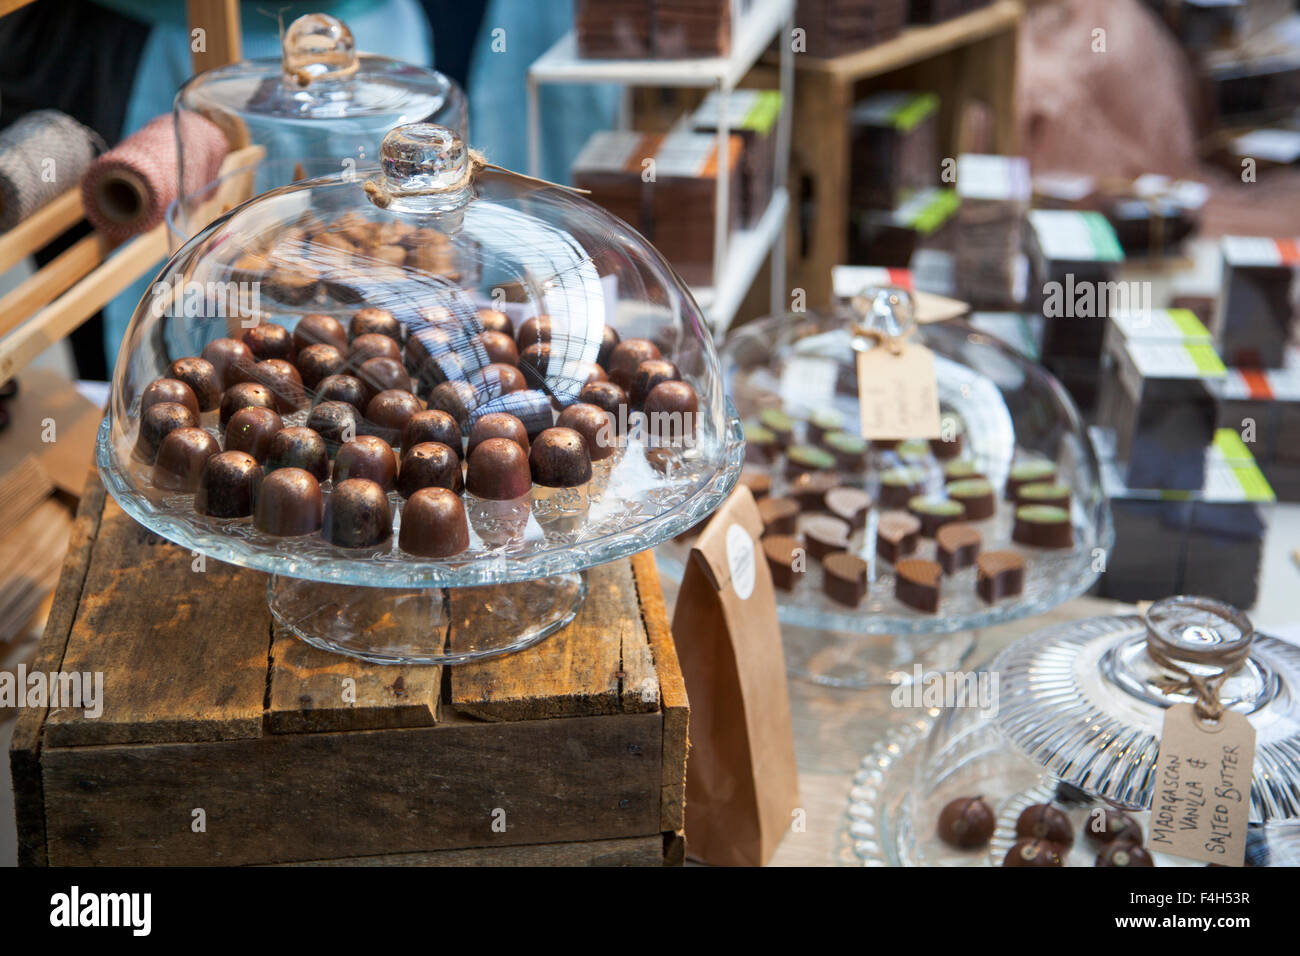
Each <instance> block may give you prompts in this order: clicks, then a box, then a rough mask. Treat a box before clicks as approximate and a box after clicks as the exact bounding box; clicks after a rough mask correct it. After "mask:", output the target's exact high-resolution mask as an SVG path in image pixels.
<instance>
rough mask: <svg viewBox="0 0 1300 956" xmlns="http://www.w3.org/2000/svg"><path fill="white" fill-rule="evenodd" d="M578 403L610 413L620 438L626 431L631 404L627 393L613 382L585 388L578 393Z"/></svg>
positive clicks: (594, 383)
mask: <svg viewBox="0 0 1300 956" xmlns="http://www.w3.org/2000/svg"><path fill="white" fill-rule="evenodd" d="M578 401H580V402H585V403H586V404H588V405H595V406H596V407H597V408H600V409H603V410H604V411H606V412H608V413H609V415H610V418H611V419H613V423H614V428H615V430H616V432H617V434H619V435H620V436H621V435H622V434H623V432H624V431H626V429H627V419H628V415H630V414H631V412H632V409H631V403H630V402H629V401H628V398H627V392H625V391H623V389H622V388H620V387H619V386H617V385H615V384H614V383H613V382H592V383H591V384H589V385H585V386H583V389H582V391H581V392H579V393H578Z"/></svg>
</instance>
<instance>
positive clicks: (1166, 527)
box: [1089, 428, 1274, 607]
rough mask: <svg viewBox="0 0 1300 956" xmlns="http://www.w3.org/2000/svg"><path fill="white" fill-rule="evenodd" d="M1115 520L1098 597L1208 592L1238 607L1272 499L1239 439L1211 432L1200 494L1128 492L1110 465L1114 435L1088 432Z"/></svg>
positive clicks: (1250, 589) (1253, 577)
mask: <svg viewBox="0 0 1300 956" xmlns="http://www.w3.org/2000/svg"><path fill="white" fill-rule="evenodd" d="M1089 434H1090V437H1091V438H1092V441H1093V447H1094V449H1095V450H1096V452H1097V455H1098V458H1099V459H1100V461H1101V477H1102V486H1103V488H1104V490H1105V492H1106V496H1107V498H1109V500H1110V506H1111V511H1112V514H1113V516H1114V521H1115V546H1114V547H1113V548H1112V549H1111V551H1110V553H1109V554H1108V555H1107V559H1106V573H1105V574H1103V575H1102V577H1101V579H1100V580H1099V582H1098V585H1097V593H1098V594H1099V595H1101V596H1103V597H1109V598H1113V599H1115V600H1118V601H1143V600H1152V599H1156V598H1160V597H1165V596H1168V595H1173V594H1187V593H1197V594H1207V595H1210V596H1212V597H1216V598H1219V599H1220V600H1224V601H1228V602H1230V603H1232V604H1235V605H1236V606H1238V607H1250V606H1251V605H1253V604H1254V603H1255V599H1256V597H1257V595H1258V590H1259V565H1260V559H1261V556H1262V551H1263V542H1264V534H1265V532H1266V530H1267V522H1268V510H1267V506H1268V505H1269V504H1270V503H1271V502H1272V501H1273V500H1274V497H1273V492H1272V489H1271V488H1270V487H1269V484H1268V482H1267V480H1266V479H1265V478H1264V475H1263V473H1262V472H1261V471H1260V469H1259V467H1258V466H1257V465H1256V463H1255V461H1254V459H1253V457H1252V456H1251V454H1250V451H1249V450H1248V449H1247V448H1246V446H1245V445H1244V444H1243V443H1242V442H1241V439H1240V436H1238V435H1237V434H1236V433H1235V432H1233V431H1231V430H1229V429H1220V430H1218V431H1217V432H1216V433H1215V437H1214V441H1213V442H1212V443H1211V444H1210V446H1209V447H1208V448H1207V449H1206V451H1205V484H1204V487H1203V488H1202V489H1201V490H1199V491H1167V490H1154V489H1150V490H1143V489H1133V488H1130V487H1128V485H1126V484H1125V482H1124V479H1123V477H1122V474H1121V471H1120V469H1119V467H1118V466H1117V465H1116V463H1115V461H1114V436H1113V435H1112V434H1111V433H1110V432H1109V430H1107V429H1103V428H1092V429H1090V430H1089Z"/></svg>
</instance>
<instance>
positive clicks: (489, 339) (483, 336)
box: [478, 331, 519, 365]
mask: <svg viewBox="0 0 1300 956" xmlns="http://www.w3.org/2000/svg"><path fill="white" fill-rule="evenodd" d="M478 344H479V345H480V346H481V347H482V349H483V352H484V353H485V354H486V355H487V359H488V361H489V362H492V363H500V364H503V365H514V364H515V363H517V362H518V361H519V347H518V346H517V345H515V340H514V339H512V338H511V337H510V336H508V335H506V334H505V333H504V332H492V331H486V332H480V333H479V334H478Z"/></svg>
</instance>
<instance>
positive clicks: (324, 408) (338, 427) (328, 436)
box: [307, 402, 358, 446]
mask: <svg viewBox="0 0 1300 956" xmlns="http://www.w3.org/2000/svg"><path fill="white" fill-rule="evenodd" d="M357 417H358V416H357V410H356V409H355V408H354V407H353V406H352V405H350V404H348V403H347V402H321V403H320V404H318V405H316V406H315V407H314V408H313V409H312V410H311V414H309V415H308V416H307V427H308V428H310V429H312V430H313V431H315V432H316V433H317V434H319V435H320V436H321V438H323V439H325V441H326V442H330V443H332V444H334V445H335V446H337V445H341V444H343V443H344V442H349V441H352V439H354V438H356V437H357Z"/></svg>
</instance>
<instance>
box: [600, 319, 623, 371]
mask: <svg viewBox="0 0 1300 956" xmlns="http://www.w3.org/2000/svg"><path fill="white" fill-rule="evenodd" d="M618 343H619V338H618V333H617V332H616V331H614V327H613V326H612V325H607V326H605V327H604V328H603V329H601V331H600V351H599V352H598V353H596V364H597V365H600V366H601V367H602V368H606V369H607V368H609V357H610V356H611V355H613V354H614V349H615V348H617V347H618Z"/></svg>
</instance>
